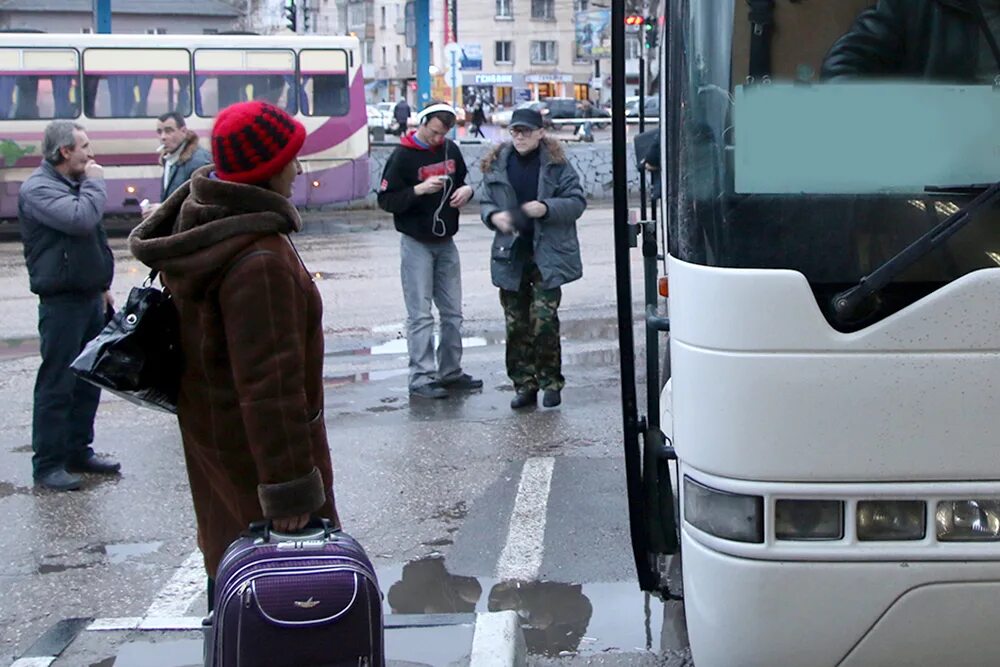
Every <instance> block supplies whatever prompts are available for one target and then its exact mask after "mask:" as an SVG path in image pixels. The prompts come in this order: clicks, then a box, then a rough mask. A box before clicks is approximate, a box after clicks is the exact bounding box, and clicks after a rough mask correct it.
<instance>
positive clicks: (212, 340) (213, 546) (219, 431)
mask: <svg viewBox="0 0 1000 667" xmlns="http://www.w3.org/2000/svg"><path fill="white" fill-rule="evenodd" d="M305 138H306V130H305V128H304V127H303V126H302V124H301V123H299V122H298V121H296V120H295V119H294V118H292V117H291V116H289V115H288V114H287V113H285V112H284V111H283V110H281V109H279V108H277V107H275V106H273V105H271V104H268V103H266V102H259V101H254V102H243V103H239V104H234V105H232V106H230V107H227V108H226V109H223V110H222V111H221V112H220V113H219V115H218V117H217V118H216V120H215V125H214V127H213V129H212V154H213V155H214V157H215V160H216V161H215V164H214V165H210V166H207V167H202V168H201V169H199V170H198V171H196V172H195V173H194V175H193V176H192V178H191V180H190V181H188V182H187V183H185V184H183V185H182V186H181V187H180V189H179V190H178V191H177V192H175V193H174V195H173V196H171V197H169V198H168V199H167V201H165V202H164V203H163V206H161V207H160V208H159V209H158V210H157V211H156V212H155V213H153V214H152V215H151V216H149V217H148V218H146V220H144V221H143V222H142V223H141V224H139V226H138V227H136V228H135V229H134V230H133V231H132V234H131V236H130V238H129V244H130V247H131V250H132V254H134V255H135V257H136V258H137V259H139V260H140V261H142V262H143V263H145V264H146V265H147V266H150V267H152V268H153V269H156V270H158V271H159V272H160V278H161V280H162V282H163V284H164V285H165V286H166V287H167V288H168V289H169V290H170V293H171V295H172V297H173V301H174V303H175V304H176V306H177V311H178V314H179V316H180V342H181V352H182V354H183V357H184V360H185V365H184V370H183V375H182V376H181V387H180V396H179V398H178V402H177V420H178V423H179V425H180V430H181V439H182V441H183V444H184V454H185V458H186V460H187V470H188V479H189V481H190V485H191V494H192V499H193V501H194V509H195V516H196V517H197V524H198V544H199V546H200V547H201V550H202V552H203V554H204V558H205V568H206V570H207V571H208V576H209V578H210V581H209V588H210V591H211V589H212V579H214V577H215V574H216V571H217V569H218V566H219V560H220V558H221V556H222V554H223V552H224V551H225V549H226V547H227V546H228V545H229V544H230V542H232V541H233V540H234V539H236V538H237V537H238V536H239V535H240V533H241V531H244V530H246V528H247V526H248V525H249V524H250V523H251V522H254V521H259V520H261V519H269V520H271V521H272V524H273V527H274V529H275V530H279V531H282V532H295V531H297V530H299V529H301V528H302V527H303V526H305V525H306V523H307V522H308V521H309V520H310V518H311V517H316V518H326V519H330V520H331V521H332V522H334V523H335V524H336V523H338V518H337V512H336V509H335V504H334V496H333V469H332V466H331V462H330V448H329V446H328V444H327V437H326V424H325V422H324V418H323V322H322V310H323V304H322V300H321V298H320V294H319V290H317V288H316V285H315V284H314V283H313V280H312V276H311V274H310V272H309V271H308V270H307V269H306V267H305V265H304V264H303V263H302V260H301V259H300V258H299V256H298V253H297V252H296V250H295V247H294V246H293V245H292V241H291V239H290V238H289V235H290V234H292V233H294V232H297V231H299V230H300V229H301V228H302V221H301V219H300V218H299V214H298V211H297V210H296V209H295V207H294V206H293V205H292V204H291V202H290V201H289V198H290V197H291V196H292V190H293V185H294V182H295V179H296V177H297V176H299V175H300V174H301V173H302V171H301V167H300V165H299V163H298V160H297V159H296V155H297V154H298V152H299V150H300V149H301V147H302V144H303V142H304V141H305ZM211 599H212V594H211V593H210V595H209V600H211Z"/></svg>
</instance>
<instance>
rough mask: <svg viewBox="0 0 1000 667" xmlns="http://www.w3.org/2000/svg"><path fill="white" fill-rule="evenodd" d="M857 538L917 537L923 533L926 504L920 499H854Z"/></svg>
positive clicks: (920, 536)
mask: <svg viewBox="0 0 1000 667" xmlns="http://www.w3.org/2000/svg"><path fill="white" fill-rule="evenodd" d="M857 519H858V539H859V540H862V541H868V542H871V541H884V540H921V539H923V537H924V535H925V534H926V533H927V505H926V503H924V502H923V501H922V500H862V501H859V502H858V516H857Z"/></svg>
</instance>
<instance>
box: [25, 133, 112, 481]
mask: <svg viewBox="0 0 1000 667" xmlns="http://www.w3.org/2000/svg"><path fill="white" fill-rule="evenodd" d="M42 156H43V161H42V164H41V166H40V167H38V169H36V170H35V172H34V173H33V174H31V176H29V177H28V179H27V180H26V181H25V182H24V184H23V185H22V186H21V190H20V193H19V196H18V218H19V219H20V223H21V236H22V238H23V240H24V258H25V260H26V262H27V265H28V275H29V279H30V285H31V291H32V292H34V293H35V294H37V295H38V301H39V303H38V333H39V336H40V337H41V354H42V364H41V366H40V367H39V369H38V376H37V378H36V380H35V405H34V416H33V419H32V433H31V446H32V449H33V450H34V456H33V458H32V467H33V469H34V471H33V472H34V478H35V484H36V485H38V486H42V487H45V488H49V489H54V490H57V491H71V490H73V489H78V488H80V485H81V480H80V478H79V477H77V476H76V475H74V474H73V473H74V472H88V473H103V474H116V473H117V472H118V470H119V468H120V466H119V464H118V463H116V462H114V461H112V460H110V459H109V458H107V457H103V456H98V455H96V454H94V450H93V449H91V447H90V445H91V443H92V442H93V441H94V416H95V415H96V413H97V404H98V402H99V400H100V396H101V391H100V389H98V388H97V387H95V386H93V385H91V384H89V383H87V382H84V381H83V380H80V379H78V378H77V377H76V376H75V375H74V373H73V371H72V370H70V367H69V365H70V363H72V361H73V359H74V358H76V356H77V355H78V354H79V353H80V350H82V349H83V346H84V345H85V344H86V343H87V341H89V340H90V339H92V338H93V337H94V336H96V335H97V334H98V333H100V331H101V329H102V328H103V327H104V324H105V323H106V322H107V319H108V314H109V312H110V311H111V309H112V308H113V306H114V302H113V301H112V299H111V293H110V292H109V291H108V290H109V289H110V287H111V280H112V278H113V277H114V258H113V256H112V254H111V248H110V247H109V246H108V237H107V235H106V234H105V232H104V228H103V227H102V225H101V219H102V218H103V216H104V204H105V201H106V200H107V188H106V187H105V184H104V169H103V168H102V167H101V165H99V164H97V162H96V161H95V160H94V153H93V150H92V149H91V147H90V141H89V139H88V138H87V134H86V132H84V129H83V127H82V126H80V125H77V124H76V123H74V122H72V121H68V120H56V121H53V122H51V123H49V125H48V127H46V128H45V137H44V139H43V141H42Z"/></svg>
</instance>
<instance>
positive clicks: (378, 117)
mask: <svg viewBox="0 0 1000 667" xmlns="http://www.w3.org/2000/svg"><path fill="white" fill-rule="evenodd" d="M365 110H366V111H367V112H368V127H369V129H370V128H375V127H380V128H382V129H383V130H388V129H389V126H390V125H391V124H392V114H386V113H384V112H383V111H382V110H380V109H379V108H378V107H377V106H376V105H374V104H366V105H365Z"/></svg>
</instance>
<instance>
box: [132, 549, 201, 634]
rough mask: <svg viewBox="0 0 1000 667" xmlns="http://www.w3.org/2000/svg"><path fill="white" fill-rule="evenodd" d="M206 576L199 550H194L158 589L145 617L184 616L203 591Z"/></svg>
mask: <svg viewBox="0 0 1000 667" xmlns="http://www.w3.org/2000/svg"><path fill="white" fill-rule="evenodd" d="M206 577H207V575H206V574H205V565H204V561H203V559H202V556H201V552H200V551H195V552H194V553H192V554H191V555H190V556H188V557H187V559H186V560H185V561H184V562H183V563H181V565H180V567H178V568H177V570H176V571H175V572H174V576H172V577H171V578H170V581H168V582H167V583H166V584H165V585H164V586H163V588H161V589H160V592H159V593H157V595H156V597H155V598H154V599H153V603H152V604H151V605H149V609H147V610H146V613H145V616H146V617H147V618H149V617H153V618H157V617H164V616H169V617H173V616H184V615H185V614H187V610H188V608H189V607H190V606H191V605H192V604H194V601H195V600H197V599H198V596H199V595H201V594H202V593H204V592H205V589H206V586H207V579H206Z"/></svg>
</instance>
